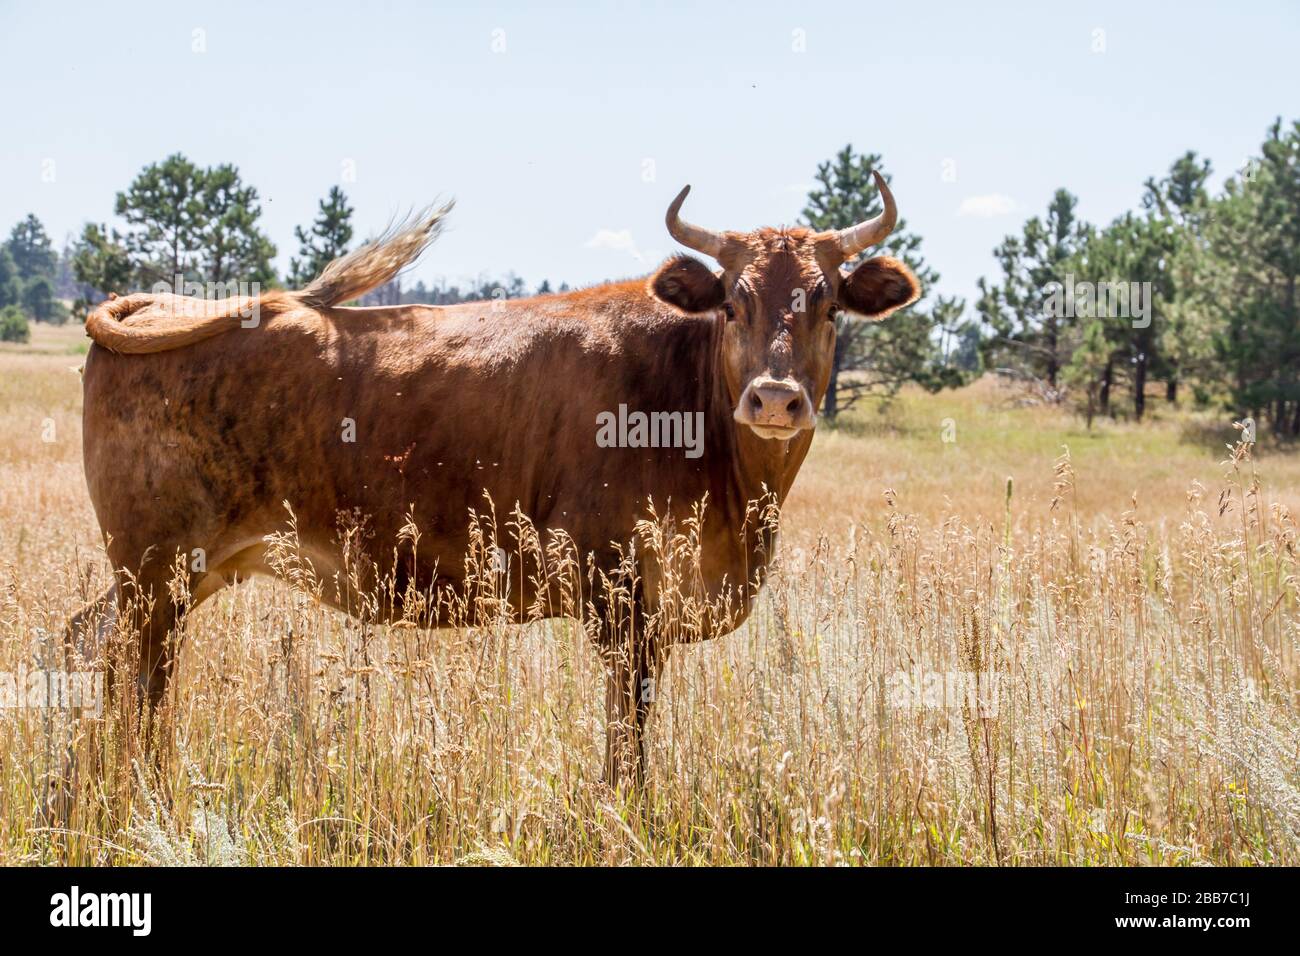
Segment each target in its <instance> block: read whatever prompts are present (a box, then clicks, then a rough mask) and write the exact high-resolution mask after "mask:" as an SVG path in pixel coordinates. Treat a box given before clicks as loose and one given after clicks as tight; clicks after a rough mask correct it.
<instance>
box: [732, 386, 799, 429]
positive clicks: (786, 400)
mask: <svg viewBox="0 0 1300 956" xmlns="http://www.w3.org/2000/svg"><path fill="white" fill-rule="evenodd" d="M732 417H734V418H735V419H736V421H738V422H740V423H741V424H742V425H748V426H749V427H750V428H752V429H753V430H754V432H755V434H757V435H758V436H759V437H760V438H774V439H786V438H793V437H794V436H795V435H797V434H799V432H801V431H803V430H804V429H807V428H815V427H816V425H817V417H816V416H815V415H814V414H813V407H812V399H810V398H809V397H808V390H807V389H805V388H804V387H803V386H802V385H800V384H799V383H798V382H796V381H794V380H793V379H789V378H785V379H775V378H771V377H769V376H760V377H758V378H756V379H754V380H753V381H752V382H750V383H749V385H747V386H746V387H745V391H744V392H743V393H741V396H740V403H739V404H738V405H737V406H736V411H735V414H734V415H733V416H732Z"/></svg>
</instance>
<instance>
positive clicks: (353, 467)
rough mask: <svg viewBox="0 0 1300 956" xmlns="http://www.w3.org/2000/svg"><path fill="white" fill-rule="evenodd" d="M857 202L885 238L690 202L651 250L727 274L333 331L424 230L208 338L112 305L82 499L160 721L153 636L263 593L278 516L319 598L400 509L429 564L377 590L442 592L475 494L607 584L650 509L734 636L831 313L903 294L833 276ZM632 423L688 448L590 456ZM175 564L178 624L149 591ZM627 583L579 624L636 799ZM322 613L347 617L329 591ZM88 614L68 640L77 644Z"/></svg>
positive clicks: (674, 263) (369, 250) (113, 608)
mask: <svg viewBox="0 0 1300 956" xmlns="http://www.w3.org/2000/svg"><path fill="white" fill-rule="evenodd" d="M876 180H877V182H878V183H879V186H880V191H881V196H882V197H883V200H884V212H883V213H882V214H881V215H880V216H878V217H877V218H875V219H873V220H871V221H869V222H865V223H862V224H860V225H858V226H855V227H853V228H850V229H845V230H841V231H831V232H823V233H814V232H811V231H809V230H807V229H802V228H788V229H759V230H757V231H755V232H749V233H741V232H724V233H715V232H710V231H708V230H705V229H701V228H699V227H696V226H692V225H690V224H689V223H686V222H684V221H682V220H681V219H680V218H679V217H678V210H679V208H680V207H681V205H682V201H683V200H684V199H685V198H686V194H687V192H688V191H689V188H690V187H687V188H686V189H683V190H682V192H681V194H680V195H679V196H678V197H677V198H676V200H674V201H673V203H672V205H671V206H670V207H669V210H668V215H667V224H668V230H669V232H670V233H671V234H672V235H673V236H674V238H676V239H677V240H678V241H679V242H681V243H682V244H683V245H685V246H688V247H690V248H691V249H694V250H696V251H697V252H701V253H704V254H706V255H708V256H710V257H712V258H713V259H715V260H717V262H718V263H719V264H720V265H721V266H722V269H721V271H720V272H715V271H713V270H712V269H710V268H709V267H707V266H706V265H704V264H703V263H702V262H700V261H699V260H697V259H693V258H690V257H688V256H678V257H675V258H672V259H670V260H668V261H667V262H666V263H665V264H664V265H663V266H662V267H660V268H659V270H658V271H657V272H655V273H654V274H653V275H652V276H650V277H649V278H648V279H645V278H642V279H635V280H631V281H627V282H617V283H612V284H608V285H602V286H597V287H594V288H590V289H585V290H582V291H578V292H571V293H563V294H559V295H548V296H539V297H536V298H531V299H519V300H512V301H499V302H493V303H479V302H473V303H466V304H463V305H456V306H450V307H445V308H435V307H430V306H423V305H411V306H401V307H396V308H386V307H381V308H344V307H341V306H340V305H339V303H341V302H345V301H348V300H351V299H354V298H356V297H357V296H359V295H361V294H362V293H364V292H366V291H368V290H369V289H372V288H374V287H376V286H378V285H380V284H382V283H384V282H386V281H388V280H389V279H391V278H393V277H394V276H395V275H396V274H397V272H398V271H399V270H400V269H401V268H402V267H403V266H405V265H407V264H408V263H409V262H411V261H412V260H413V259H414V258H415V257H416V256H418V255H419V253H420V252H421V251H422V250H423V248H424V247H425V246H426V245H427V244H428V243H430V242H431V241H432V240H433V239H434V238H435V237H436V235H437V234H438V232H439V230H440V228H441V224H442V221H443V217H444V215H445V214H446V212H447V211H448V209H449V207H444V208H442V209H439V210H437V211H436V212H433V213H431V214H429V215H427V216H425V217H423V218H422V219H421V220H420V221H418V222H417V223H416V225H415V226H413V227H411V228H408V229H404V230H401V231H399V232H398V233H397V234H396V235H394V236H392V237H391V238H389V239H387V240H385V241H382V242H380V243H376V244H372V245H369V246H364V247H362V248H361V249H359V250H357V251H355V252H353V253H351V254H349V255H347V256H344V257H343V258H341V259H338V260H336V261H335V262H333V263H331V264H330V265H329V266H328V267H327V268H326V269H325V271H324V272H323V273H322V274H321V276H320V277H319V278H318V279H316V280H315V281H314V282H312V283H311V285H310V286H308V287H307V288H306V289H305V290H302V291H301V292H275V293H271V294H268V295H265V296H262V297H261V298H260V299H257V300H252V299H240V300H237V301H234V302H232V301H230V300H225V301H224V303H223V304H222V305H221V307H220V310H219V311H218V312H216V313H213V312H212V310H211V303H203V302H201V301H199V300H196V299H187V298H181V297H176V296H171V295H165V296H157V295H131V296H127V297H125V298H116V299H112V300H110V301H108V302H106V303H105V304H104V305H103V306H101V307H100V308H99V309H98V310H96V311H95V312H94V313H93V314H92V315H91V316H90V317H89V318H88V319H87V322H86V329H87V332H88V334H89V335H90V337H91V338H92V339H93V340H94V345H93V346H92V347H91V349H90V353H89V356H88V358H87V360H86V368H85V412H84V415H85V427H84V435H85V466H86V481H87V484H88V485H89V488H90V496H91V499H92V501H93V502H94V506H95V513H96V515H97V516H98V519H99V523H100V527H101V529H102V530H103V533H104V536H105V541H106V544H107V551H108V556H109V558H110V560H111V562H112V566H113V568H114V569H116V570H117V584H116V585H115V586H114V587H113V588H110V589H109V591H108V592H106V593H105V594H104V595H103V596H102V597H101V599H100V601H99V602H98V606H99V607H101V608H107V609H108V611H109V614H108V615H107V617H108V618H109V619H110V620H111V618H112V616H113V615H114V614H116V612H117V610H118V609H120V608H126V607H133V608H137V609H138V608H140V607H143V606H147V605H148V602H146V601H144V600H141V599H142V598H152V609H151V610H143V611H142V610H137V611H136V612H135V613H136V616H137V619H136V620H135V621H134V622H133V625H134V626H136V627H138V628H139V633H140V673H139V681H140V688H141V691H142V693H143V694H144V695H146V696H147V698H148V699H149V700H150V701H151V702H153V703H157V702H158V701H159V699H160V697H161V695H162V693H163V690H164V688H165V686H166V681H167V678H168V676H169V674H170V671H171V667H172V653H173V652H172V650H171V646H172V645H171V643H169V641H168V635H169V633H170V632H172V631H173V630H174V629H175V628H176V626H177V623H178V620H179V618H180V616H181V615H182V614H183V613H185V612H186V611H188V610H189V609H190V608H192V607H193V606H194V605H196V604H198V603H200V602H202V601H203V600H205V599H206V598H208V597H210V596H211V595H212V594H213V593H214V592H216V591H217V590H218V589H220V588H221V587H223V586H224V585H226V584H228V583H231V582H233V581H236V580H238V579H239V578H241V577H244V576H247V575H249V574H259V573H260V574H272V573H274V569H273V568H272V566H271V563H270V562H269V561H268V557H267V547H268V544H267V540H266V538H267V535H269V534H272V533H274V532H276V531H277V530H280V529H282V528H283V527H284V525H285V519H286V514H285V511H284V504H285V503H286V502H287V503H288V504H289V505H290V506H291V507H292V509H293V511H294V513H295V515H296V521H297V533H298V536H299V540H300V543H301V549H302V552H303V553H304V554H305V555H306V556H307V557H308V558H309V559H310V561H311V563H312V566H313V567H314V569H315V571H316V574H317V575H318V577H319V578H321V579H329V578H330V576H331V575H332V574H338V573H340V572H341V571H342V567H343V564H342V559H341V556H340V548H339V543H338V537H337V532H338V522H339V515H340V514H342V513H359V514H364V515H366V516H368V521H369V524H368V528H369V530H370V533H369V534H368V535H367V536H366V537H365V539H364V542H363V544H362V547H364V548H368V549H370V551H371V552H373V553H369V554H367V555H366V556H367V557H368V558H370V559H371V561H372V562H373V564H374V566H376V567H381V566H384V564H385V562H386V561H387V562H388V563H389V564H392V563H393V556H394V550H393V549H394V543H395V542H396V541H397V540H398V538H399V533H400V531H401V529H402V528H403V526H404V525H406V524H407V518H408V509H409V513H410V516H411V517H413V518H414V521H415V524H416V526H417V527H418V528H419V530H420V532H421V534H422V540H421V544H420V546H419V551H418V560H417V559H415V558H411V560H410V561H406V560H403V561H402V562H401V565H402V566H401V567H399V568H397V569H395V570H396V573H397V574H398V575H399V576H400V577H401V579H402V581H401V584H402V585H403V586H404V587H405V586H409V585H412V584H413V585H414V586H415V587H416V588H417V589H418V590H419V591H421V592H423V593H432V592H435V591H440V590H442V589H447V590H449V592H450V593H453V594H454V593H457V592H458V591H459V590H461V589H463V588H464V586H465V580H464V578H465V574H464V571H463V568H464V555H465V554H466V551H467V549H468V548H469V546H470V534H469V515H470V512H471V509H479V510H481V509H482V508H483V502H484V499H483V495H484V492H485V491H486V492H487V493H488V494H489V495H490V496H491V498H492V500H493V501H494V502H497V503H499V504H500V505H501V506H503V507H506V508H509V507H511V506H515V505H517V507H518V509H519V510H520V511H521V512H522V513H523V514H524V515H526V516H527V517H528V518H529V519H531V521H532V522H533V523H534V524H535V525H536V527H537V529H538V531H539V532H540V533H542V534H547V533H550V532H553V531H555V530H556V529H563V530H564V531H566V532H567V533H568V534H569V535H570V536H571V538H572V544H573V550H574V552H575V553H576V554H579V555H582V556H583V557H584V559H586V560H589V561H590V562H591V563H592V565H594V567H595V568H596V569H598V570H599V571H601V572H605V573H607V574H613V573H616V572H617V570H618V567H619V555H620V553H621V551H620V547H621V548H623V549H626V546H627V545H628V543H629V542H631V541H633V539H634V537H635V534H636V531H635V529H636V524H637V521H638V520H639V519H642V518H644V517H645V514H646V510H645V509H646V502H647V499H649V498H653V500H654V501H655V502H656V503H657V504H658V505H660V506H661V508H662V507H663V506H664V505H665V504H666V503H671V506H672V507H676V508H681V507H684V506H686V507H688V506H689V505H690V504H691V503H697V502H700V501H702V500H707V505H706V507H705V509H704V521H703V524H702V526H701V527H700V529H699V545H700V558H699V561H700V565H699V571H700V573H699V576H698V579H697V584H698V585H699V586H700V588H701V590H702V591H703V593H704V596H705V597H706V598H709V599H721V598H722V597H723V595H724V594H731V595H732V596H733V597H734V598H735V604H736V607H737V609H738V611H737V613H735V614H734V615H727V616H726V617H725V618H724V617H720V616H712V615H709V614H705V615H704V616H703V617H702V618H701V619H700V620H698V621H696V622H695V624H694V627H693V629H692V630H690V632H689V637H690V639H702V638H710V637H715V636H718V635H719V634H722V633H726V632H728V631H730V630H732V629H734V628H735V627H737V626H738V625H739V624H740V623H741V621H743V620H744V618H745V616H746V614H747V613H748V610H749V607H750V604H751V603H752V600H753V597H754V594H755V593H756V591H757V588H758V586H759V584H760V582H761V579H762V571H763V568H764V567H765V565H766V563H767V560H768V555H769V553H770V546H771V541H770V535H767V534H765V533H764V532H763V530H762V529H760V528H756V527H755V526H754V524H755V523H754V522H753V521H752V520H747V514H748V513H750V510H751V503H752V502H754V501H756V500H758V499H761V498H763V497H764V496H765V494H767V493H768V492H770V494H771V495H772V496H773V497H774V498H775V500H776V502H778V503H779V502H781V501H783V500H784V499H785V497H786V494H787V493H788V492H789V490H790V486H791V483H792V482H793V481H794V477H795V474H796V472H797V471H798V470H799V465H800V464H801V463H802V461H803V459H804V455H806V454H807V452H808V447H809V444H810V443H811V441H812V432H813V427H814V425H815V423H816V417H815V409H816V408H817V405H818V403H819V402H820V401H821V399H822V397H823V395H824V393H825V390H826V387H827V382H828V378H829V375H830V368H831V360H832V355H833V352H834V349H835V323H834V321H833V317H834V315H835V313H836V312H837V311H839V310H841V309H844V310H849V311H852V312H855V313H858V314H860V315H863V316H867V317H870V318H880V317H883V316H885V315H887V314H888V313H890V312H891V311H893V310H895V309H897V308H900V307H902V306H904V305H907V304H908V303H910V302H912V301H914V300H915V299H916V298H917V296H918V295H919V292H920V290H919V287H918V285H917V281H916V279H915V277H914V276H913V275H912V273H911V272H910V271H909V270H908V269H907V267H906V266H904V265H903V264H902V263H900V262H898V261H896V260H894V259H891V258H887V257H880V258H874V259H868V260H866V261H865V262H863V263H862V264H861V265H859V266H858V267H857V268H856V269H854V270H853V271H852V272H851V273H844V272H842V270H841V268H840V267H841V265H842V264H843V263H844V262H845V261H847V260H848V259H850V258H852V257H854V256H856V255H857V254H858V253H860V252H862V251H863V250H865V249H866V248H868V247H869V246H871V245H873V244H876V243H879V242H880V241H881V240H883V239H884V238H885V237H886V236H887V235H888V234H889V232H890V230H891V229H892V228H893V225H894V222H895V219H896V210H895V206H894V201H893V197H892V196H891V195H890V192H889V189H888V187H887V186H886V185H885V182H884V180H883V179H882V178H881V177H880V176H879V175H877V177H876ZM254 313H256V314H254ZM620 406H623V408H622V409H620ZM635 412H642V413H655V412H662V413H673V412H680V413H687V415H688V416H691V417H692V418H693V420H697V421H699V422H701V423H702V426H703V429H702V432H703V433H702V436H701V435H697V436H694V438H693V440H695V441H696V442H697V447H695V448H694V449H692V448H686V449H683V448H663V447H626V446H627V445H629V444H635V443H633V442H611V441H598V431H599V428H598V426H599V425H600V423H601V422H604V423H606V425H608V424H609V423H610V422H611V421H613V419H614V417H615V416H616V415H623V416H625V417H626V416H627V415H629V414H631V413H635ZM695 413H698V415H696V414H695ZM607 437H608V436H607ZM412 503H414V504H413V506H412ZM199 549H201V550H199ZM195 554H202V555H203V561H202V562H195V561H192V560H191V557H190V556H191V555H195ZM178 555H183V556H184V560H185V567H186V569H187V570H186V575H187V577H188V581H187V584H188V593H189V599H188V601H186V600H183V599H182V600H180V601H178V600H176V599H175V596H174V594H172V593H170V592H169V589H168V581H169V580H170V579H171V577H172V575H173V573H174V570H175V568H176V563H177V556H178ZM635 564H636V566H635V577H634V579H633V580H631V581H630V584H629V590H628V594H629V595H630V599H629V602H628V603H629V606H630V614H627V615H623V614H621V613H620V612H619V611H618V610H617V609H615V608H613V607H612V606H611V604H610V603H609V602H608V601H602V600H600V599H593V601H592V603H591V605H590V607H591V610H592V611H594V614H592V615H591V623H592V627H591V628H590V630H591V632H592V633H593V635H596V642H597V645H598V648H599V650H600V652H601V653H602V655H603V658H604V662H605V664H606V667H607V672H608V681H607V687H608V691H607V711H608V728H607V748H606V756H607V759H606V774H607V777H609V778H611V779H618V778H619V777H620V776H621V775H624V774H626V773H628V772H629V771H630V772H631V773H632V774H633V775H634V776H635V777H636V779H637V780H639V779H640V774H641V772H642V762H643V756H642V741H641V737H642V732H643V728H644V724H645V720H646V717H647V715H648V712H649V707H650V700H649V696H648V695H646V694H644V693H642V688H643V687H644V686H645V681H646V680H647V679H653V677H654V675H655V674H656V673H657V670H658V668H659V666H660V665H661V664H662V662H663V659H664V656H665V653H666V651H667V644H668V643H669V640H668V639H667V638H665V637H664V634H663V631H664V628H663V627H662V626H659V625H657V624H656V619H655V612H656V611H657V610H658V609H659V603H658V598H659V596H660V595H659V584H660V583H661V579H660V577H659V575H660V574H661V573H662V571H661V569H658V568H656V567H654V566H651V565H652V564H653V562H652V561H650V560H648V559H647V558H646V557H645V556H644V554H642V555H640V556H638V557H637V558H635ZM623 567H624V568H626V564H625V565H624V566H623ZM532 577H533V576H532V575H530V574H526V573H519V574H518V580H519V582H520V584H519V588H518V592H519V593H515V594H512V595H511V604H512V607H513V610H514V612H515V613H518V614H523V612H524V608H525V607H528V606H530V605H533V606H535V605H534V601H535V599H536V598H537V597H538V595H537V594H536V593H535V592H536V588H535V587H534V581H533V580H532ZM173 590H174V589H173ZM326 598H327V599H329V600H332V601H334V602H335V603H337V604H339V605H340V606H341V607H343V608H344V609H345V610H353V609H352V608H350V607H348V606H347V605H348V602H347V601H345V600H344V599H343V598H342V597H341V596H340V595H339V594H337V593H336V594H335V595H334V596H333V597H331V596H330V594H329V593H327V594H326ZM178 605H183V606H178ZM95 607H96V605H92V606H91V608H88V609H87V611H85V612H83V613H82V615H79V616H78V618H77V619H74V622H73V632H74V633H78V632H80V631H83V630H84V629H86V628H87V627H88V625H89V622H90V619H91V618H90V615H91V614H92V613H93V610H92V609H94V608H95ZM556 613H558V612H556ZM620 617H621V618H623V619H622V620H616V618H620ZM661 623H662V622H660V624H661Z"/></svg>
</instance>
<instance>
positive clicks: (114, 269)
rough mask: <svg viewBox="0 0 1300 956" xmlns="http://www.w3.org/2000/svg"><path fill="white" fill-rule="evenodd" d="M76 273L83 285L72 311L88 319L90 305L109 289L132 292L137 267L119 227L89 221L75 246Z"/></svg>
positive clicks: (73, 251)
mask: <svg viewBox="0 0 1300 956" xmlns="http://www.w3.org/2000/svg"><path fill="white" fill-rule="evenodd" d="M72 274H73V275H74V276H75V277H76V279H77V282H78V283H80V284H81V287H82V292H81V294H80V295H79V296H78V297H77V299H76V300H75V301H74V303H73V306H72V311H73V314H74V315H76V316H78V317H83V318H84V316H85V315H86V311H87V310H88V309H89V307H90V306H91V305H94V304H95V303H97V302H100V301H102V300H103V298H104V297H105V296H106V295H107V294H108V293H109V292H126V291H128V290H129V289H130V287H131V280H132V277H133V276H134V275H135V274H136V268H135V265H134V264H133V263H132V261H131V254H130V252H129V251H128V250H127V248H126V246H125V244H124V243H123V240H122V236H121V235H120V234H119V233H118V232H117V230H116V229H114V230H113V231H112V232H109V230H108V228H107V227H106V226H103V225H99V226H97V225H95V224H94V223H87V224H86V228H85V229H84V230H83V231H82V233H81V238H80V239H79V240H78V241H77V243H76V245H75V246H73V250H72Z"/></svg>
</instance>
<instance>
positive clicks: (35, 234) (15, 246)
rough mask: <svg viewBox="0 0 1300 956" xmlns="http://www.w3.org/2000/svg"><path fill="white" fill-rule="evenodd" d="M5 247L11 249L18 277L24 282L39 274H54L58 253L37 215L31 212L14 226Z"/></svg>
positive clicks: (10, 252)
mask: <svg viewBox="0 0 1300 956" xmlns="http://www.w3.org/2000/svg"><path fill="white" fill-rule="evenodd" d="M5 247H6V248H7V249H8V250H9V256H10V258H11V259H12V260H13V264H14V268H15V269H16V270H17V272H18V278H19V279H21V280H22V281H23V282H27V281H29V280H31V279H35V278H37V277H38V276H45V277H53V276H54V270H55V266H56V265H57V264H58V255H57V254H56V253H55V251H54V249H53V248H52V245H51V243H50V237H49V236H47V235H46V234H45V227H44V226H43V225H41V221H40V220H39V219H37V218H36V216H35V215H30V214H29V215H28V216H27V218H26V219H24V220H22V221H21V222H19V223H18V224H17V225H15V226H14V228H13V231H12V232H10V233H9V241H8V242H7V243H6V244H5Z"/></svg>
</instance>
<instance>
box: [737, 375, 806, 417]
mask: <svg viewBox="0 0 1300 956" xmlns="http://www.w3.org/2000/svg"><path fill="white" fill-rule="evenodd" d="M749 402H750V404H751V405H752V406H753V407H754V420H755V421H757V422H759V423H760V424H763V425H779V426H782V427H785V428H792V427H794V420H795V416H796V415H798V414H799V410H800V409H801V408H803V389H801V388H799V387H798V386H793V387H792V386H790V385H787V384H786V383H784V382H773V383H771V384H769V385H758V386H755V388H754V390H753V391H752V392H750V393H749Z"/></svg>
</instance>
